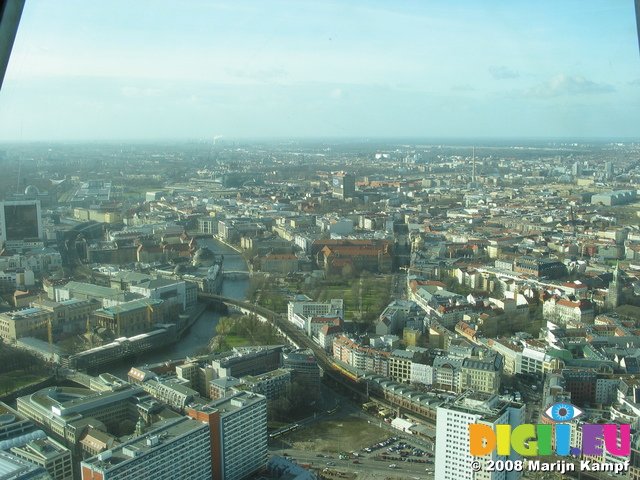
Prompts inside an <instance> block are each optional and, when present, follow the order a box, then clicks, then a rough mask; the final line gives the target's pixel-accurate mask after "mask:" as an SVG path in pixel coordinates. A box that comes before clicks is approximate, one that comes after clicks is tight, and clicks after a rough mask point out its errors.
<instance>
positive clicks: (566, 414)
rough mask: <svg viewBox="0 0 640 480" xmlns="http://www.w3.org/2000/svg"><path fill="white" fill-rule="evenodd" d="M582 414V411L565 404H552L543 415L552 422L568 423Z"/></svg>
mask: <svg viewBox="0 0 640 480" xmlns="http://www.w3.org/2000/svg"><path fill="white" fill-rule="evenodd" d="M583 413H584V411H583V410H581V409H579V408H578V407H576V406H575V405H571V404H570V403H566V402H559V403H554V404H553V405H551V406H550V407H549V408H547V409H546V410H545V411H544V414H545V415H546V416H547V417H549V418H550V419H551V420H553V421H554V422H570V421H571V420H575V419H576V418H578V417H579V416H580V415H582V414H583Z"/></svg>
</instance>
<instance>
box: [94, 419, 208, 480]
mask: <svg viewBox="0 0 640 480" xmlns="http://www.w3.org/2000/svg"><path fill="white" fill-rule="evenodd" d="M166 422H167V423H165V424H164V425H161V426H159V427H158V428H155V429H153V430H152V431H150V432H148V433H145V434H143V435H140V436H138V437H134V438H132V439H131V440H129V441H126V442H124V443H123V444H121V445H118V446H117V447H114V448H112V449H110V450H106V451H104V452H102V453H99V454H98V455H96V456H95V457H91V458H89V459H87V460H85V461H83V462H82V464H81V470H82V480H124V479H126V480H136V479H140V480H147V479H150V478H158V479H160V478H162V479H163V480H183V479H185V478H188V479H190V480H193V479H201V480H209V479H211V439H210V435H209V425H208V424H206V423H203V422H199V421H197V420H193V419H191V418H188V417H181V418H178V419H175V420H167V421H166Z"/></svg>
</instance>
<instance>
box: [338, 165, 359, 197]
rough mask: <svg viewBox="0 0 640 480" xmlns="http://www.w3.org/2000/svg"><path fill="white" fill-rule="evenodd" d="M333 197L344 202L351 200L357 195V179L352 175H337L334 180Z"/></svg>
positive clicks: (343, 173)
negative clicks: (347, 199)
mask: <svg viewBox="0 0 640 480" xmlns="http://www.w3.org/2000/svg"><path fill="white" fill-rule="evenodd" d="M332 185H333V190H332V192H333V196H334V197H336V198H339V199H341V200H344V199H345V198H351V197H353V196H354V195H355V193H356V177H355V176H354V175H352V174H351V173H345V172H340V173H335V174H334V175H333V179H332Z"/></svg>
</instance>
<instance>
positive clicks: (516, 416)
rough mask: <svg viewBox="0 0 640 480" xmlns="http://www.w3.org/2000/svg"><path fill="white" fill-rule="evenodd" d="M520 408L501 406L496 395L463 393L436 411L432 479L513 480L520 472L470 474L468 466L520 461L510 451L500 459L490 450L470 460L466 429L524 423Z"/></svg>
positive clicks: (467, 431)
mask: <svg viewBox="0 0 640 480" xmlns="http://www.w3.org/2000/svg"><path fill="white" fill-rule="evenodd" d="M524 415H525V410H524V406H523V405H520V404H516V403H510V402H505V401H502V400H500V399H499V397H498V396H497V395H489V394H486V393H480V392H472V391H467V392H465V393H463V394H462V395H460V396H458V397H457V398H455V399H454V400H453V401H451V402H450V403H445V404H443V405H441V406H439V407H438V413H437V420H436V464H435V475H434V476H435V478H437V479H438V480H517V479H520V478H522V472H515V471H514V472H506V471H500V472H498V471H496V472H489V471H487V469H486V468H481V469H480V470H479V471H477V472H474V470H473V469H472V468H471V463H472V461H474V460H477V461H479V462H480V464H481V465H483V467H484V466H485V465H486V462H487V461H490V460H492V461H494V462H495V461H497V460H504V461H506V460H513V461H515V460H522V457H521V456H520V455H518V454H516V453H515V452H514V451H513V450H511V455H509V456H501V455H498V454H497V453H496V451H495V450H494V451H493V452H491V453H490V454H488V455H485V456H482V457H473V456H471V454H470V453H469V452H470V450H469V449H470V441H469V425H471V424H473V423H479V424H482V425H488V426H489V427H491V428H492V429H494V430H495V426H496V425H511V428H512V429H513V428H515V427H516V426H518V425H520V424H522V423H524Z"/></svg>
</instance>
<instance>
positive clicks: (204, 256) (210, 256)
mask: <svg viewBox="0 0 640 480" xmlns="http://www.w3.org/2000/svg"><path fill="white" fill-rule="evenodd" d="M215 259H216V254H215V253H213V252H212V251H211V250H209V248H208V247H202V248H199V249H198V250H197V251H196V253H195V254H194V255H193V261H194V262H196V263H198V262H205V261H212V260H215Z"/></svg>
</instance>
